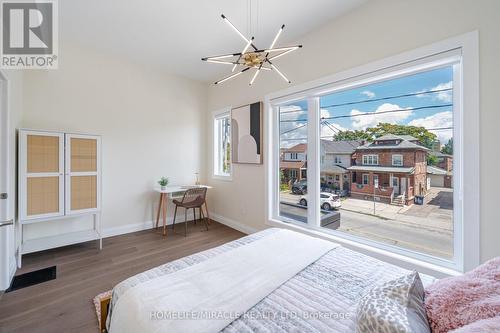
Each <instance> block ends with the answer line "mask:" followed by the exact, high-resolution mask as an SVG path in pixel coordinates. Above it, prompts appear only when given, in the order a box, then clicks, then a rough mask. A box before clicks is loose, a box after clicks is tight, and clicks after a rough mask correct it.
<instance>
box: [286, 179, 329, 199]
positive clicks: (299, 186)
mask: <svg viewBox="0 0 500 333" xmlns="http://www.w3.org/2000/svg"><path fill="white" fill-rule="evenodd" d="M320 190H321V192H330V193H332V192H333V190H332V189H331V187H330V186H329V185H328V184H325V183H321V184H320ZM292 193H293V194H301V195H304V194H306V193H307V179H302V180H299V181H298V182H296V183H295V184H293V185H292Z"/></svg>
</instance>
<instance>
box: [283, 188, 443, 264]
mask: <svg viewBox="0 0 500 333" xmlns="http://www.w3.org/2000/svg"><path fill="white" fill-rule="evenodd" d="M448 192H449V191H446V190H443V189H438V190H436V191H435V193H434V192H431V195H430V197H429V198H428V199H426V202H425V204H424V205H422V206H417V205H412V206H409V207H399V206H393V205H389V204H384V203H377V204H376V215H373V202H370V201H365V200H358V199H352V198H347V199H345V200H343V201H342V207H341V208H340V210H339V211H340V214H341V218H340V227H339V228H338V229H337V230H338V231H342V232H346V233H349V234H351V235H355V236H359V237H363V238H368V239H370V240H374V241H378V242H382V243H386V244H390V245H396V246H400V247H402V248H405V249H408V250H414V251H417V252H421V253H425V254H429V255H433V256H437V257H441V258H447V259H449V258H451V257H452V256H453V241H452V240H453V229H452V226H453V224H452V220H451V217H452V212H453V210H452V209H451V207H449V206H448V205H443V204H439V203H438V204H436V198H440V197H442V198H446V199H447V198H448V197H449V195H448ZM450 193H451V192H450ZM300 197H301V196H300V195H295V194H292V193H286V192H282V193H281V194H280V201H281V202H287V203H292V204H297V203H298V202H299V200H300ZM433 201H434V202H433ZM288 209H289V208H288V206H286V205H281V210H282V212H283V213H284V214H286V213H287V210H288ZM294 210H295V211H296V210H297V208H294ZM304 211H305V210H304ZM328 227H329V226H325V228H328Z"/></svg>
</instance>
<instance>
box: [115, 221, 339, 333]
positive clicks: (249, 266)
mask: <svg viewBox="0 0 500 333" xmlns="http://www.w3.org/2000/svg"><path fill="white" fill-rule="evenodd" d="M337 246H338V245H337V244H334V243H331V242H328V241H323V240H319V239H316V238H312V237H309V236H306V235H303V234H300V233H296V232H293V231H288V230H280V231H278V232H275V233H272V234H269V235H267V236H266V237H263V238H261V239H259V240H256V241H255V242H252V243H250V244H246V245H244V246H241V247H238V248H235V249H233V250H231V251H228V252H225V253H221V254H220V255H218V256H216V257H213V258H210V259H208V260H206V261H203V262H201V263H199V264H196V265H193V266H190V267H187V268H185V269H182V270H180V271H177V272H174V273H172V274H169V275H166V276H162V277H158V278H156V279H153V280H150V281H146V282H144V283H141V284H138V285H136V286H135V287H133V288H131V289H129V290H128V291H127V292H126V293H125V294H124V295H122V296H121V297H120V299H119V300H118V302H117V304H115V307H114V310H113V316H112V317H111V325H110V331H111V333H116V332H218V331H220V330H221V329H223V328H224V327H226V326H227V325H228V324H230V323H231V322H232V321H233V320H235V319H236V318H237V317H238V316H239V315H241V314H243V313H245V312H246V311H247V310H248V309H250V308H251V307H253V306H254V305H255V304H257V303H258V302H259V301H260V300H262V299H263V298H265V297H266V296H267V295H268V294H270V293H271V292H273V291H274V290H275V289H276V288H278V287H279V286H280V285H282V284H283V283H285V282H286V281H287V280H289V279H290V278H292V277H293V276H294V275H296V274H297V273H299V272H300V271H301V270H303V269H304V268H306V267H307V266H308V265H310V264H312V263H313V262H315V261H316V260H318V259H319V258H320V257H322V256H323V255H324V254H326V253H327V252H328V251H330V250H332V249H333V248H335V247H337Z"/></svg>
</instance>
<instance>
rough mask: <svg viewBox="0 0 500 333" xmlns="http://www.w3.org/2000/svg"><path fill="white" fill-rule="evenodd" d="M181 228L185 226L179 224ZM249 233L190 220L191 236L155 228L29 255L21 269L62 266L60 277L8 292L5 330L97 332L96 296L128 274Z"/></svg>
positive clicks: (1, 313) (0, 316)
mask: <svg viewBox="0 0 500 333" xmlns="http://www.w3.org/2000/svg"><path fill="white" fill-rule="evenodd" d="M176 231H177V232H184V225H183V224H182V223H181V224H179V228H178V229H177V224H176ZM242 236H244V234H243V233H241V232H239V231H236V230H234V229H231V228H229V227H227V226H225V225H222V224H219V223H217V222H215V221H213V222H212V224H211V225H210V228H209V230H208V231H206V230H205V228H204V226H203V223H197V225H193V224H192V222H190V223H189V233H188V236H187V237H184V235H183V234H182V235H181V234H174V233H172V232H171V230H170V229H169V230H168V236H167V237H162V236H161V234H160V233H156V232H154V231H151V230H146V231H140V232H135V233H131V234H126V235H121V236H115V237H110V238H106V239H104V240H103V249H102V250H101V251H99V250H98V249H97V248H96V243H95V242H88V243H82V244H78V245H72V246H67V247H63V248H58V249H53V250H48V251H43V252H39V253H34V254H31V255H27V256H25V257H24V258H23V268H22V269H20V270H18V271H17V273H16V274H21V273H25V272H29V271H33V270H36V269H40V268H44V267H48V266H54V265H56V266H57V279H55V280H52V281H48V282H44V283H41V284H38V285H34V286H31V287H27V288H23V289H20V290H16V291H13V292H10V293H7V294H4V295H3V296H2V298H1V299H0V332H2V333H3V332H37V333H38V332H50V333H54V332H92V333H96V332H98V329H97V318H96V314H95V311H94V306H93V303H92V298H93V297H94V296H96V295H97V294H99V293H101V292H103V291H106V290H109V289H112V288H113V286H114V285H116V284H117V283H118V282H120V281H123V280H124V279H126V278H128V277H130V276H132V275H135V274H137V273H140V272H143V271H145V270H148V269H150V268H153V267H156V266H158V265H161V264H164V263H166V262H169V261H172V260H175V259H178V258H181V257H184V256H187V255H190V254H193V253H196V252H199V251H203V250H207V249H209V248H212V247H215V246H218V245H221V244H224V243H226V242H229V241H232V240H234V239H237V238H240V237H242Z"/></svg>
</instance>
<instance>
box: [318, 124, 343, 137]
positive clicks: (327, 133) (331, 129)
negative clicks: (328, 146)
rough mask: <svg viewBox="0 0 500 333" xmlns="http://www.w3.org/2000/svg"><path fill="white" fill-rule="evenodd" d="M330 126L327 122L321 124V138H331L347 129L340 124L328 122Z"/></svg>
mask: <svg viewBox="0 0 500 333" xmlns="http://www.w3.org/2000/svg"><path fill="white" fill-rule="evenodd" d="M328 123H329V124H330V126H328V125H327V124H321V138H322V139H325V140H333V136H334V135H335V134H337V133H338V132H340V131H347V130H348V129H347V128H344V127H342V126H340V125H339V124H337V123H332V122H331V121H329V122H328Z"/></svg>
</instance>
